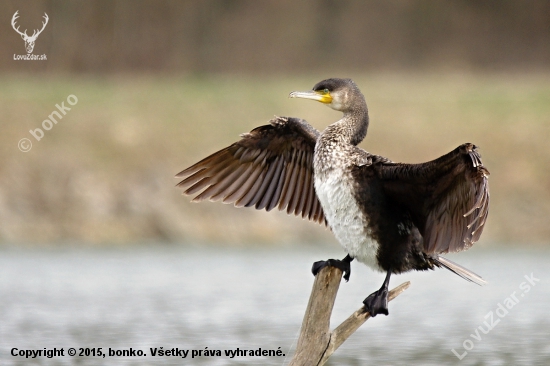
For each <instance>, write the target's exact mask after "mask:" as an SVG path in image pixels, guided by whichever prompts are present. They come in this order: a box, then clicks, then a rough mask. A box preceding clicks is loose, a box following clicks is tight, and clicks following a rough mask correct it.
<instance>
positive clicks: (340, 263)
mask: <svg viewBox="0 0 550 366" xmlns="http://www.w3.org/2000/svg"><path fill="white" fill-rule="evenodd" d="M352 260H353V258H352V257H350V255H349V254H348V255H346V258H344V259H342V260H339V259H329V260H326V261H318V262H315V263H313V267H311V272H312V273H313V275H314V276H316V275H317V273H319V271H320V270H321V269H323V268H324V267H326V266H332V267H336V268H340V269H341V270H342V272H344V279H345V280H346V282H348V281H349V276H350V274H351V265H350V263H351V261H352Z"/></svg>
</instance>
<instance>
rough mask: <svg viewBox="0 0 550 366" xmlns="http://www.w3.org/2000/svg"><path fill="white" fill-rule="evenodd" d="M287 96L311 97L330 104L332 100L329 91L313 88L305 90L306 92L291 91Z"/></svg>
mask: <svg viewBox="0 0 550 366" xmlns="http://www.w3.org/2000/svg"><path fill="white" fill-rule="evenodd" d="M288 96H289V98H303V99H313V100H316V101H318V102H321V103H325V104H330V103H331V102H332V97H331V96H330V93H329V92H324V91H314V90H311V91H306V92H300V91H293V92H292V93H290V94H289V95H288Z"/></svg>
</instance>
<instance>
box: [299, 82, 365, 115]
mask: <svg viewBox="0 0 550 366" xmlns="http://www.w3.org/2000/svg"><path fill="white" fill-rule="evenodd" d="M289 97H290V98H304V99H313V100H316V101H318V102H321V103H323V104H326V105H327V106H329V107H330V108H332V109H334V110H337V111H340V112H344V113H346V112H350V111H352V110H353V109H355V108H357V107H358V105H359V104H360V105H361V107H363V105H364V104H365V98H364V97H363V94H362V93H361V91H360V90H359V88H358V87H357V85H356V84H355V83H354V82H353V80H351V79H338V78H331V79H326V80H323V81H320V82H318V83H317V84H315V86H313V89H312V90H310V91H306V92H300V91H294V92H292V93H290V95H289ZM358 103H359V104H358Z"/></svg>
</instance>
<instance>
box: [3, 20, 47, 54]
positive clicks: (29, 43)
mask: <svg viewBox="0 0 550 366" xmlns="http://www.w3.org/2000/svg"><path fill="white" fill-rule="evenodd" d="M18 12H19V10H17V11H16V12H15V14H13V17H12V18H11V26H12V27H13V29H14V30H15V31H16V32H17V33H19V35H20V36H21V38H23V41H25V49H26V50H27V54H26V55H16V54H14V55H13V59H14V60H26V61H43V60H47V57H46V55H45V54H43V55H34V54H33V53H32V51H33V50H34V42H36V38H38V36H39V35H40V33H42V31H43V30H44V28H46V24H48V20H49V18H48V14H46V13H44V21H43V22H42V29H40V30H38V29H35V30H34V32H33V33H32V36H29V35H28V34H27V30H26V29H25V31H24V32H21V31H20V30H19V26H16V24H15V22H16V20H17V18H19V15H18Z"/></svg>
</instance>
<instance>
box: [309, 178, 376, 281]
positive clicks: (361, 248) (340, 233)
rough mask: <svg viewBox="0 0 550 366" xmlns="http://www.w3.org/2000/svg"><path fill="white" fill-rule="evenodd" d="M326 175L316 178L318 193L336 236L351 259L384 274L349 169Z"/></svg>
mask: <svg viewBox="0 0 550 366" xmlns="http://www.w3.org/2000/svg"><path fill="white" fill-rule="evenodd" d="M316 173H317V172H316ZM323 173H324V174H315V190H316V192H317V196H318V197H319V201H320V202H321V205H322V206H323V210H324V212H325V216H326V218H327V221H328V223H329V225H330V227H331V228H332V232H333V233H334V236H336V239H338V241H339V242H340V244H341V245H342V246H343V247H344V249H345V250H346V251H347V252H348V254H349V255H350V256H352V257H353V258H355V259H357V260H358V261H359V262H361V263H364V264H366V265H367V266H369V267H371V268H373V269H375V270H378V271H382V269H381V268H380V267H379V266H378V263H377V261H376V253H377V250H378V243H376V242H375V241H374V240H372V239H371V237H370V235H369V233H368V226H367V224H368V221H367V218H366V217H365V215H364V214H363V212H362V211H361V209H360V208H359V206H358V205H357V201H356V200H355V197H354V196H353V192H352V186H351V184H350V179H351V174H350V173H349V171H346V169H345V168H344V169H334V170H330V171H328V172H327V171H325V172H323Z"/></svg>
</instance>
